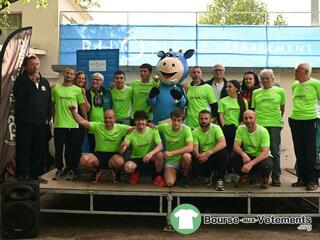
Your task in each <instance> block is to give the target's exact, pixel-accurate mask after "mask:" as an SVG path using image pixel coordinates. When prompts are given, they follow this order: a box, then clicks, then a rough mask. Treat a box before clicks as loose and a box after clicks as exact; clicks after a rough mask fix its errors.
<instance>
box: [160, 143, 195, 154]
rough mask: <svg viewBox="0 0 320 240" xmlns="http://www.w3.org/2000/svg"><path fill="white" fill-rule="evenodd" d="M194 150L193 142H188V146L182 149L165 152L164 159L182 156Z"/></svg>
mask: <svg viewBox="0 0 320 240" xmlns="http://www.w3.org/2000/svg"><path fill="white" fill-rule="evenodd" d="M192 150H193V142H187V144H186V145H185V146H184V147H183V148H180V149H176V150H172V151H165V152H164V157H171V156H173V155H180V154H184V153H188V152H192Z"/></svg>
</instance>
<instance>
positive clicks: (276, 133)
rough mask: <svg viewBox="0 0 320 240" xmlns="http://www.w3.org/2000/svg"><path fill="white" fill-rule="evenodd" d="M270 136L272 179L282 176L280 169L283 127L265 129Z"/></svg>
mask: <svg viewBox="0 0 320 240" xmlns="http://www.w3.org/2000/svg"><path fill="white" fill-rule="evenodd" d="M265 128H266V129H267V130H268V132H269V136H270V152H271V155H272V157H273V158H272V160H273V170H272V177H279V176H280V175H281V167H280V144H281V129H282V128H281V127H265Z"/></svg>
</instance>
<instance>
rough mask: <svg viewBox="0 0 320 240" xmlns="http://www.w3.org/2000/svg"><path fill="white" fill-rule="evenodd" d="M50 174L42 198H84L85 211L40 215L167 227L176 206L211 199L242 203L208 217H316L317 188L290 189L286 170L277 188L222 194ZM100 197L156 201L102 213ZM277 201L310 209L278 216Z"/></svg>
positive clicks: (146, 181)
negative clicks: (145, 220)
mask: <svg viewBox="0 0 320 240" xmlns="http://www.w3.org/2000/svg"><path fill="white" fill-rule="evenodd" d="M54 173H55V170H52V171H50V172H48V173H46V174H45V175H43V176H42V177H43V178H45V179H47V180H48V183H47V184H40V191H41V193H42V196H45V195H47V194H56V195H60V196H68V195H70V196H71V195H72V196H80V195H82V196H87V200H88V204H87V205H86V206H87V208H85V209H84V208H83V207H81V208H80V209H76V208H75V207H74V206H72V207H70V208H69V207H66V208H64V209H61V208H50V207H48V204H47V205H46V206H43V204H41V210H40V211H41V212H51V213H75V214H111V215H139V216H163V217H166V219H167V223H168V224H170V217H171V212H172V210H173V208H174V207H175V206H176V205H178V204H180V203H192V204H194V205H195V206H196V207H198V208H199V209H202V208H203V207H204V205H205V204H207V205H208V204H209V205H210V201H211V202H213V201H214V200H216V199H219V200H222V202H224V201H229V202H231V205H233V202H236V201H242V205H244V209H243V210H241V211H238V210H237V212H229V211H228V212H221V211H214V212H208V211H207V210H204V211H205V213H206V214H210V215H212V216H238V217H251V216H257V215H259V214H261V213H263V214H264V215H274V216H275V215H277V216H301V215H304V216H310V217H320V189H318V190H317V191H314V192H309V191H306V190H305V188H304V187H301V188H293V187H291V183H293V182H295V181H296V176H294V175H293V174H292V173H290V172H288V171H286V170H283V171H282V175H281V181H282V186H281V187H273V186H271V185H270V187H269V189H260V188H259V185H252V186H250V185H248V184H247V183H244V184H240V185H239V186H238V187H235V186H234V184H232V183H230V184H225V191H223V192H219V191H216V190H215V187H214V186H209V187H208V186H204V185H203V184H202V183H201V182H199V181H191V182H190V187H189V188H182V187H179V186H175V187H172V188H167V187H159V186H156V185H153V184H152V181H151V179H150V178H148V177H142V178H141V181H140V183H139V184H137V185H129V184H127V183H126V181H123V182H121V183H119V184H114V183H112V182H111V176H110V175H109V176H103V177H102V179H101V181H100V182H99V183H98V184H94V183H91V182H89V176H88V175H87V174H83V176H81V177H80V178H79V179H77V180H74V181H68V180H60V181H54V180H52V178H53V176H54ZM101 197H105V198H106V199H108V198H113V199H117V198H119V199H120V198H130V199H132V198H140V200H139V201H140V203H141V200H142V201H143V199H149V198H154V199H157V203H156V204H154V205H156V206H154V210H152V211H149V210H148V211H147V210H146V211H145V210H144V206H143V204H142V205H141V204H140V205H141V206H140V211H135V210H132V209H129V210H128V209H127V210H122V209H120V210H119V209H112V208H111V209H108V210H105V209H100V208H99V206H98V204H97V202H98V200H99V198H101ZM195 199H201V201H200V203H199V202H197V201H195ZM263 199H264V200H265V199H269V200H270V201H269V203H268V205H269V208H270V207H271V210H270V211H269V212H267V213H265V211H264V209H263V208H264V207H263V205H262V207H261V206H259V203H261V202H262V201H263ZM277 199H297V200H302V201H304V202H306V203H308V204H309V205H310V207H311V208H312V209H313V210H312V211H308V212H304V209H301V207H300V208H296V207H293V208H291V209H290V211H289V212H284V213H279V211H278V209H273V208H272V205H273V204H272V201H274V200H276V201H277ZM74 201H76V200H74ZM116 201H117V200H116ZM243 202H244V204H243ZM197 204H199V206H197ZM49 205H50V204H49ZM239 205H241V204H239ZM255 205H257V207H255ZM260 205H261V204H260ZM146 207H147V206H146ZM208 207H210V206H208ZM295 208H296V209H295ZM208 209H209V208H208ZM253 209H254V210H253ZM260 210H261V211H260ZM295 210H296V211H295ZM309 210H310V209H309ZM200 211H201V210H200Z"/></svg>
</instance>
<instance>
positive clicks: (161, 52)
mask: <svg viewBox="0 0 320 240" xmlns="http://www.w3.org/2000/svg"><path fill="white" fill-rule="evenodd" d="M164 55H166V53H165V52H164V51H159V52H158V54H157V56H158V57H159V58H162V57H164Z"/></svg>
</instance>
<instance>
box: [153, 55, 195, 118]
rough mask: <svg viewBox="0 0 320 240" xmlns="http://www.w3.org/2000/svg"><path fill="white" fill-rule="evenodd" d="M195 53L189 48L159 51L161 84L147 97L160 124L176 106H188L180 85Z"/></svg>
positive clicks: (158, 67) (158, 71)
mask: <svg viewBox="0 0 320 240" xmlns="http://www.w3.org/2000/svg"><path fill="white" fill-rule="evenodd" d="M193 53H194V50H193V49H189V50H188V51H186V52H185V53H182V50H179V52H174V51H172V50H171V49H170V50H169V52H167V53H165V52H164V51H159V52H158V57H160V61H159V62H158V65H157V74H158V76H159V81H160V83H159V86H158V87H153V88H152V89H151V91H150V93H149V97H148V99H147V101H148V104H149V105H150V106H151V108H152V112H153V121H154V123H156V124H158V123H159V122H161V121H163V120H167V119H169V118H170V112H171V111H172V110H173V109H175V108H182V109H184V107H185V106H186V98H185V96H184V92H183V89H182V87H181V86H180V85H179V84H180V83H181V82H183V80H184V79H185V78H186V77H187V74H188V69H189V68H188V63H187V59H188V58H191V57H192V55H193Z"/></svg>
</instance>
